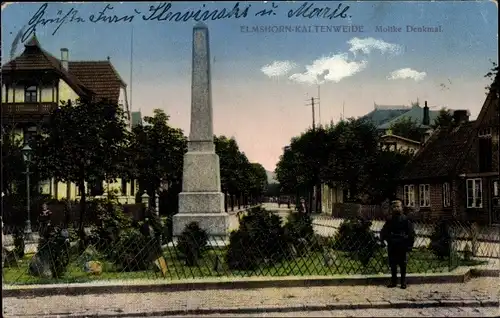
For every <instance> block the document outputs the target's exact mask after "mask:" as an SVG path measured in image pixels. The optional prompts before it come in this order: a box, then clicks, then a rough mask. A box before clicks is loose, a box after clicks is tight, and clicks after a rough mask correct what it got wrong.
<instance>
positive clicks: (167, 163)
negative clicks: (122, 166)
mask: <svg viewBox="0 0 500 318" xmlns="http://www.w3.org/2000/svg"><path fill="white" fill-rule="evenodd" d="M168 120H169V116H168V115H167V114H165V112H164V111H163V110H161V109H155V110H154V111H153V116H152V117H145V118H144V122H145V124H144V125H139V126H136V127H134V128H133V129H132V136H131V140H130V145H129V148H128V153H129V155H130V159H131V160H130V162H132V163H133V166H132V167H131V168H132V171H133V173H132V175H133V176H134V177H135V178H137V179H138V180H139V184H140V188H141V189H143V190H146V191H147V192H148V193H149V195H150V196H154V194H155V193H157V191H159V189H160V188H161V187H163V189H165V188H167V189H170V188H172V187H174V186H176V185H179V184H180V183H181V182H182V169H183V158H184V154H185V153H186V151H187V138H186V136H184V133H183V131H182V130H181V129H178V128H173V127H171V126H170V125H169V123H168Z"/></svg>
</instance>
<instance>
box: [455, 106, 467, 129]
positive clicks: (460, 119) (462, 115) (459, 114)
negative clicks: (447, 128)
mask: <svg viewBox="0 0 500 318" xmlns="http://www.w3.org/2000/svg"><path fill="white" fill-rule="evenodd" d="M453 121H454V123H455V124H456V125H460V124H463V123H466V122H468V121H469V111H468V110H466V109H458V110H455V111H454V112H453Z"/></svg>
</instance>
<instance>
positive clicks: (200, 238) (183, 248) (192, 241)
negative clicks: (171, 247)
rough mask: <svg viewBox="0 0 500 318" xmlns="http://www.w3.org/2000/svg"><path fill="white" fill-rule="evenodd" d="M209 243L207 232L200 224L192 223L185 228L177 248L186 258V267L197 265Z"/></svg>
mask: <svg viewBox="0 0 500 318" xmlns="http://www.w3.org/2000/svg"><path fill="white" fill-rule="evenodd" d="M207 243H208V235H207V232H205V230H203V229H202V228H200V226H199V225H198V223H196V222H191V223H189V224H188V225H186V227H185V228H184V231H183V232H182V234H181V236H180V237H179V240H178V242H177V248H178V249H179V252H180V253H181V254H182V255H183V256H184V258H185V260H186V265H188V266H194V265H197V263H198V260H199V258H200V257H201V256H202V254H203V252H204V251H205V249H206V247H207Z"/></svg>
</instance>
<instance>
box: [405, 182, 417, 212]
mask: <svg viewBox="0 0 500 318" xmlns="http://www.w3.org/2000/svg"><path fill="white" fill-rule="evenodd" d="M403 203H404V205H405V206H407V207H413V206H415V188H414V186H413V184H408V185H405V186H404V202H403Z"/></svg>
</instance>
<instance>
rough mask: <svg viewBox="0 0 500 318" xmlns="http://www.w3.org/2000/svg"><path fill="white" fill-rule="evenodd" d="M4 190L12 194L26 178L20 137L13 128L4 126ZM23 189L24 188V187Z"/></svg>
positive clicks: (6, 193)
mask: <svg viewBox="0 0 500 318" xmlns="http://www.w3.org/2000/svg"><path fill="white" fill-rule="evenodd" d="M1 143H2V167H1V172H2V191H3V192H4V193H5V195H10V194H12V193H13V192H14V191H15V189H16V188H21V187H20V185H21V184H22V183H23V182H24V180H25V179H26V176H25V175H24V174H23V172H24V171H25V170H26V168H25V163H24V159H23V155H22V153H21V149H22V147H23V145H22V141H21V139H20V138H16V135H15V133H14V130H13V129H9V128H8V127H4V130H3V131H2V140H1ZM22 189H23V188H22Z"/></svg>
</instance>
